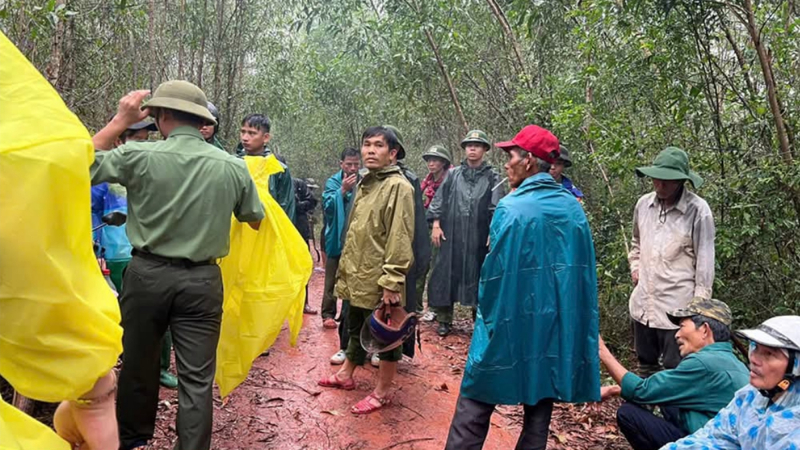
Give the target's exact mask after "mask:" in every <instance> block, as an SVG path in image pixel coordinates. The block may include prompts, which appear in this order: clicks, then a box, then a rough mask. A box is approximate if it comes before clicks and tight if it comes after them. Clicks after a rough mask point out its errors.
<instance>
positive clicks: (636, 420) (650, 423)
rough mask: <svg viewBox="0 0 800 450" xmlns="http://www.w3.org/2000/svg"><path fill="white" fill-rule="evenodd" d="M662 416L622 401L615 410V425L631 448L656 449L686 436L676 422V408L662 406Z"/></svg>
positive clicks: (637, 449)
mask: <svg viewBox="0 0 800 450" xmlns="http://www.w3.org/2000/svg"><path fill="white" fill-rule="evenodd" d="M661 412H662V414H663V415H664V418H663V419H662V418H661V417H656V416H655V415H654V414H653V413H652V412H650V411H648V410H646V409H644V408H642V407H641V406H639V405H637V404H635V403H623V404H622V406H620V407H619V409H618V410H617V425H619V430H620V431H621V432H622V434H623V435H625V438H626V439H627V440H628V443H630V444H631V447H633V450H658V449H660V448H661V447H663V446H664V445H667V444H669V443H671V442H675V441H677V440H678V439H681V438H683V437H686V436H688V435H689V433H687V432H685V431H683V429H682V428H681V427H680V426H679V424H678V410H677V408H662V409H661Z"/></svg>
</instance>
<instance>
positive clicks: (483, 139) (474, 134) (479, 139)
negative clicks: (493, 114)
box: [461, 130, 492, 149]
mask: <svg viewBox="0 0 800 450" xmlns="http://www.w3.org/2000/svg"><path fill="white" fill-rule="evenodd" d="M470 143H478V144H483V145H485V146H487V147H488V148H492V143H491V142H489V135H487V134H486V132H484V131H481V130H472V131H470V132H469V133H467V135H466V136H465V137H464V139H463V140H462V141H461V148H464V149H465V148H467V144H470Z"/></svg>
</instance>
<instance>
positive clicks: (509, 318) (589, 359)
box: [461, 173, 600, 405]
mask: <svg viewBox="0 0 800 450" xmlns="http://www.w3.org/2000/svg"><path fill="white" fill-rule="evenodd" d="M490 240H491V249H490V251H489V254H488V255H487V256H486V260H485V262H484V264H483V267H482V269H481V277H480V288H479V294H478V316H477V320H476V322H475V331H474V333H473V336H472V344H471V345H470V350H469V356H468V358H467V366H466V369H465V370H464V379H463V380H462V384H461V395H463V396H465V397H467V398H470V399H473V400H478V401H481V402H484V403H491V404H519V403H523V404H526V405H534V404H536V403H537V402H538V401H539V400H542V399H545V398H553V399H555V400H556V401H561V402H573V403H582V402H594V401H599V400H600V359H599V356H598V326H599V319H598V305H597V273H596V267H595V253H594V244H593V242H592V234H591V230H590V229H589V223H588V221H587V219H586V215H585V214H584V212H583V208H582V207H581V205H580V203H578V202H576V201H575V198H574V197H573V196H572V194H570V193H569V192H568V191H567V190H565V189H563V188H562V187H561V186H560V185H559V184H557V183H556V182H555V180H553V177H551V176H550V175H549V174H545V173H541V174H537V175H534V176H532V177H530V178H528V179H527V180H525V181H524V182H523V183H522V185H521V186H520V187H519V188H518V189H517V190H516V191H514V192H513V193H511V194H509V195H508V196H506V197H505V198H503V199H502V200H501V201H500V203H499V204H498V206H497V209H496V211H495V213H494V218H493V220H492V225H491V229H490Z"/></svg>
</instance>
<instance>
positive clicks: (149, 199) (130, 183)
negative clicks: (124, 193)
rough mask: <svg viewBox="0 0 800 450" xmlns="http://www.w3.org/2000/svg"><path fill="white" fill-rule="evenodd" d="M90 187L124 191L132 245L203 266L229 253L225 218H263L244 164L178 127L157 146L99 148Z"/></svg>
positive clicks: (188, 129) (132, 144)
mask: <svg viewBox="0 0 800 450" xmlns="http://www.w3.org/2000/svg"><path fill="white" fill-rule="evenodd" d="M91 175H92V184H99V183H103V182H109V183H119V184H121V185H123V186H125V187H126V188H127V190H128V222H127V225H126V228H127V231H128V239H129V240H130V241H131V245H133V248H135V249H138V250H143V251H147V252H150V253H153V254H156V255H160V256H165V257H169V258H185V259H189V260H192V261H196V262H200V261H208V260H211V259H216V258H221V257H223V256H225V255H227V254H228V247H229V244H230V242H229V239H230V227H231V213H233V215H234V216H236V219H238V220H239V221H240V222H257V221H259V220H261V219H263V218H264V207H263V206H262V204H261V201H260V200H259V198H258V191H257V190H256V186H255V183H253V179H252V178H251V177H250V173H249V172H248V171H247V166H246V165H245V163H244V161H242V160H240V159H238V158H236V157H234V156H232V155H229V154H227V153H225V152H221V151H219V149H217V148H216V147H214V146H213V145H211V144H208V143H206V141H205V140H204V139H203V137H202V135H201V134H200V131H198V130H197V129H194V128H191V127H179V128H176V129H175V130H174V131H173V132H172V133H170V136H169V138H167V139H166V140H164V141H158V142H129V143H126V144H124V145H121V146H120V147H117V148H115V149H114V150H111V151H107V152H104V151H99V152H97V153H96V155H95V161H94V164H92V167H91Z"/></svg>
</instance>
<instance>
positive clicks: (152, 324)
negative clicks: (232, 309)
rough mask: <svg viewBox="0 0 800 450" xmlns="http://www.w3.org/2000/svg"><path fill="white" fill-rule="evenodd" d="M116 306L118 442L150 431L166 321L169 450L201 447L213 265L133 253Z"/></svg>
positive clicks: (210, 354) (217, 297) (206, 430)
mask: <svg viewBox="0 0 800 450" xmlns="http://www.w3.org/2000/svg"><path fill="white" fill-rule="evenodd" d="M120 309H121V311H122V327H123V330H124V334H123V337H122V346H123V351H124V353H123V360H122V370H121V372H120V376H119V392H118V395H117V420H118V421H119V434H120V443H121V446H122V448H123V449H128V448H132V447H134V446H136V445H141V444H143V443H145V442H146V441H148V440H150V439H152V437H153V431H154V427H155V420H156V410H157V407H158V388H159V387H158V382H159V353H160V348H161V339H162V337H163V336H164V332H165V331H166V330H167V327H169V328H170V329H171V331H172V340H173V345H174V347H175V360H176V366H177V372H178V418H177V424H176V429H177V434H178V441H177V442H176V444H175V450H208V449H209V448H210V447H211V424H212V413H213V410H214V405H213V403H212V391H211V388H212V384H213V381H214V371H215V368H216V352H217V342H218V340H219V330H220V322H221V318H222V277H221V275H220V270H219V266H216V265H205V266H197V267H188V266H183V265H172V264H170V263H166V262H162V261H155V260H152V259H149V258H147V259H146V258H144V257H141V256H134V258H133V260H132V261H131V263H130V264H129V265H128V270H127V271H126V273H125V290H124V291H123V294H122V298H121V299H120Z"/></svg>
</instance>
